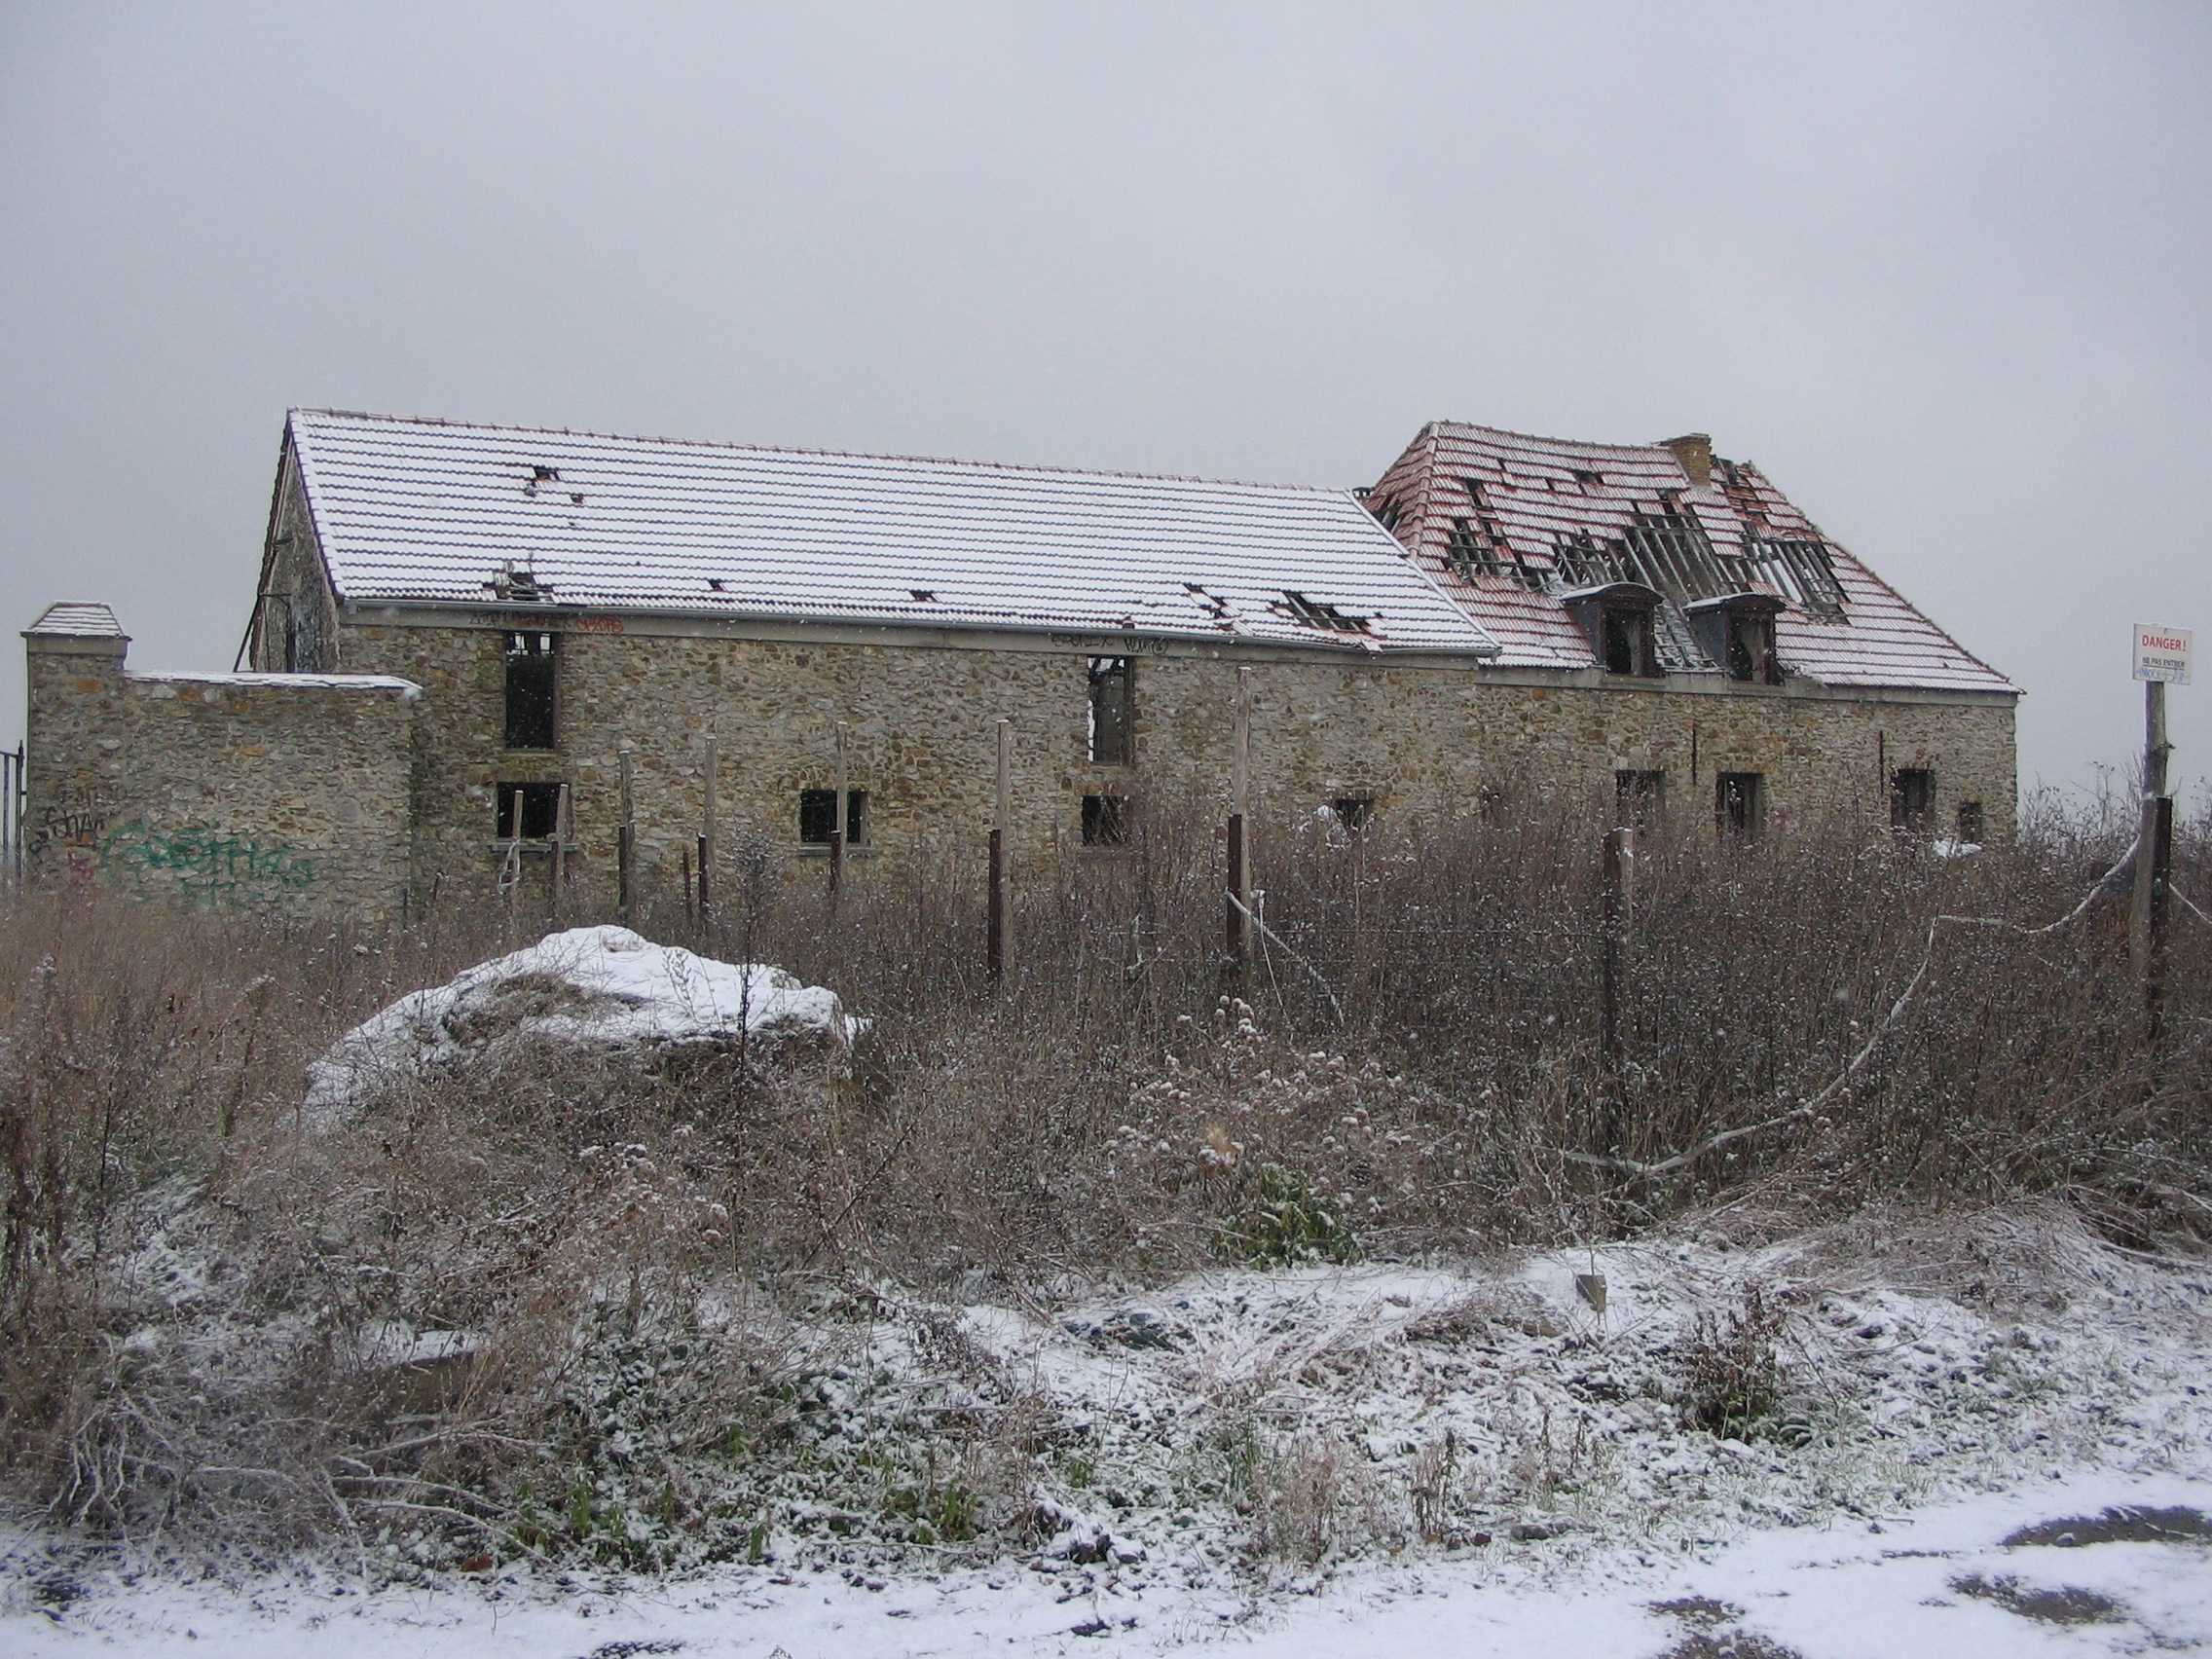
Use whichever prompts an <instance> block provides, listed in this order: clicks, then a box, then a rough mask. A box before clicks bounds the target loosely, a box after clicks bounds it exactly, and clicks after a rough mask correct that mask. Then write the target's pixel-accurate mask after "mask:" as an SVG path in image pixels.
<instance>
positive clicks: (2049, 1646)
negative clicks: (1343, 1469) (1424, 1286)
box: [0, 1468, 2212, 1659]
mask: <svg viewBox="0 0 2212 1659" xmlns="http://www.w3.org/2000/svg"><path fill="white" fill-rule="evenodd" d="M2130 1516H2131V1517H2132V1519H2133V1524H2126V1522H2127V1520H2128V1518H2129V1517H2130ZM2190 1517H2194V1518H2195V1519H2194V1522H2192V1521H2191V1520H2190V1519H2189V1518H2190ZM2084 1518H2097V1519H2099V1520H2100V1521H2102V1522H2103V1523H2104V1524H2103V1525H2102V1526H2099V1527H2088V1528H2083V1527H2078V1526H2074V1525H2072V1524H2073V1523H2076V1522H2078V1521H2080V1520H2082V1519H2084ZM2113 1518H2119V1519H2120V1521H2121V1522H2122V1524H2120V1525H2118V1526H2113V1525H2111V1521H2112V1519H2113ZM2054 1524H2056V1530H2057V1533H2058V1539H2057V1541H2050V1542H2041V1541H2038V1542H2008V1541H2007V1540H2008V1539H2011V1538H2015V1537H2018V1536H2019V1535H2020V1534H2023V1533H2028V1534H2032V1535H2035V1536H2038V1537H2041V1536H2043V1535H2046V1534H2048V1533H2050V1532H2051V1531H2052V1530H2053V1525H2054ZM2107 1530H2109V1531H2117V1532H2118V1533H2120V1536H2118V1537H2115V1538H2111V1539H2109V1540H2103V1541H2099V1534H2100V1532H2101V1531H2107ZM2161 1531H2162V1532H2164V1533H2165V1534H2166V1536H2165V1537H2163V1538H2158V1537H2157V1536H2156V1534H2157V1533H2159V1532H2161ZM25 1588H26V1590H27V1591H28V1592H29V1595H30V1599H33V1600H36V1599H37V1598H38V1596H39V1594H40V1592H39V1591H38V1588H37V1587H36V1586H26V1587H25ZM67 1593H68V1587H64V1586H55V1587H52V1588H50V1589H49V1590H48V1591H47V1592H46V1601H47V1604H46V1605H44V1606H43V1607H41V1608H39V1609H37V1610H27V1609H20V1608H19V1609H18V1610H17V1611H15V1612H13V1613H12V1614H11V1615H10V1616H9V1617H8V1618H7V1620H6V1622H5V1623H0V1644H4V1645H5V1646H6V1648H7V1650H8V1651H9V1652H12V1653H15V1654H18V1655H20V1656H21V1659H42V1656H48V1655H53V1656H65V1655H79V1654H88V1653H94V1652H111V1653H117V1654H151V1653H170V1652H185V1651H193V1652H203V1653H223V1654H230V1655H236V1656H238V1659H279V1656H288V1655H292V1654H297V1653H303V1652H313V1653H315V1654H317V1655H325V1656H328V1659H355V1656H358V1659H416V1656H420V1659H465V1656H469V1655H478V1654H481V1655H486V1656H494V1655H514V1656H516V1659H630V1656H632V1655H643V1654H685V1655H693V1656H696V1659H771V1656H773V1655H777V1654H784V1655H788V1656H789V1659H815V1656H817V1655H825V1656H836V1659H851V1656H855V1655H877V1654H880V1655H887V1656H888V1655H900V1656H909V1655H911V1656H917V1659H918V1656H920V1655H958V1654H971V1653H975V1654H980V1653H986V1652H989V1653H1035V1654H1051V1653H1069V1654H1093V1653H1097V1652H1100V1651H1108V1652H1112V1651H1120V1652H1124V1653H1146V1654H1156V1653H1169V1652H1178V1651H1183V1650H1187V1649H1194V1648H1197V1649H1203V1648H1212V1647H1221V1648H1226V1649H1230V1650H1233V1651H1236V1652H1241V1653H1249V1654H1253V1655H1255V1656H1260V1659H1318V1656H1321V1655H1335V1656H1341V1659H1354V1656H1361V1655H1374V1656H1376V1659H1385V1656H1387V1659H1398V1656H1401V1655H1419V1654H1451V1655H1470V1656H1472V1655H1491V1654H1495V1655H1501V1656H1503V1655H1524V1654H1561V1655H1577V1656H1582V1655H1587V1656H1589V1659H1616V1656H1617V1659H1661V1656H1666V1659H1702V1656H1707V1655H1712V1656H1721V1655H1728V1654H1734V1655H1738V1656H1739V1659H1784V1656H1786V1655H1798V1656H1800V1659H1968V1656H1979V1655H1989V1656H1992V1659H1999V1656H2012V1655H2020V1656H2029V1655H2040V1654H2050V1655H2118V1654H2137V1653H2152V1652H2157V1653H2191V1652H2212V1477H2207V1476H2205V1475H2203V1474H2198V1475H2196V1476H2194V1477H2185V1476H2157V1475H2130V1474H2125V1473H2121V1472H2120V1471H2117V1470H2098V1469H2079V1468H2078V1469H2075V1470H2072V1471H2068V1472H2064V1473H2052V1474H2046V1475H2040V1476H2035V1477H2030V1478H2026V1479H2023V1480H2020V1481H2019V1482H2017V1483H2015V1484H2013V1485H2012V1486H2010V1487H2009V1488H2007V1489H2005V1490H2004V1491H2002V1492H1999V1493H1991V1494H1986V1495H1983V1496H1979V1497H1975V1498H1971V1499H1965V1500H1957V1501H1952V1502H1948V1503H1940V1504H1936V1505H1934V1506H1932V1507H1929V1508H1927V1509H1924V1510H1922V1511H1919V1512H1917V1513H1914V1514H1910V1515H1899V1516H1891V1517H1888V1518H1875V1519H1856V1518H1855V1519H1853V1520H1851V1521H1848V1522H1837V1523H1831V1524H1829V1525H1826V1526H1824V1527H1819V1528H1813V1529H1773V1530H1760V1531H1753V1532H1750V1533H1747V1534H1746V1535H1744V1536H1742V1537H1741V1538H1739V1539H1737V1540H1736V1541H1734V1542H1733V1543H1730V1544H1726V1545H1721V1546H1714V1547H1708V1548H1704V1549H1699V1550H1694V1551H1690V1552H1685V1553H1681V1554H1674V1555H1670V1554H1668V1553H1664V1552H1654V1551H1650V1550H1639V1549H1635V1548H1631V1547H1627V1546H1622V1547H1620V1548H1617V1549H1613V1550H1610V1551H1608V1552H1606V1553H1605V1554H1604V1556H1603V1557H1602V1558H1601V1559H1599V1560H1596V1561H1585V1562H1584V1563H1582V1564H1581V1565H1580V1566H1579V1567H1574V1568H1569V1569H1562V1568H1561V1567H1559V1566H1558V1565H1557V1564H1556V1563H1554V1562H1552V1561H1551V1560H1549V1559H1547V1552H1546V1551H1545V1550H1544V1548H1543V1547H1542V1546H1526V1547H1523V1548H1521V1549H1520V1550H1519V1551H1518V1552H1517V1553H1516V1554H1515V1555H1514V1556H1512V1557H1510V1558H1505V1559H1501V1558H1498V1557H1496V1556H1493V1555H1490V1554H1487V1553H1485V1554H1470V1555H1467V1556H1463V1557H1460V1558H1458V1559H1453V1560H1442V1561H1433V1562H1427V1563H1423V1564H1421V1565H1419V1566H1396V1565H1387V1564H1377V1565H1368V1566H1362V1567H1357V1568H1355V1569H1352V1570H1348V1571H1345V1572H1342V1573H1339V1574H1336V1575H1334V1576H1332V1577H1330V1578H1328V1579H1327V1580H1325V1581H1324V1580H1321V1579H1318V1578H1316V1579H1314V1580H1312V1581H1310V1582H1306V1583H1301V1584H1298V1585H1295V1586H1292V1587H1290V1588H1288V1589H1287V1590H1286V1591H1284V1592H1282V1593H1278V1594H1274V1595H1260V1594H1253V1593H1226V1592H1225V1593H1215V1594H1194V1593H1191V1592H1188V1591H1177V1590H1174V1589H1171V1588H1163V1587H1158V1586H1150V1587H1148V1586H1143V1585H1134V1586H1122V1585H1117V1584H1115V1583H1114V1582H1112V1581H1111V1580H1110V1579H1108V1580H1105V1581H1101V1580H1099V1579H1098V1578H1096V1577H1095V1576H1093V1575H1090V1574H1077V1575H1073V1576H1070V1575H1065V1574H1062V1575H1051V1574H1040V1573H1037V1572H1034V1571H1030V1570H1027V1569H1025V1568H1023V1567H1018V1566H1008V1567H1002V1568H1000V1569H997V1570H972V1569H971V1570H959V1571H954V1572H949V1573H945V1574H943V1575H941V1576H934V1577H911V1578H901V1579H896V1580H888V1581H884V1580H867V1581H862V1582H854V1581H853V1580H851V1579H850V1578H848V1577H846V1576H843V1575H839V1574H833V1573H798V1574H793V1573H781V1572H773V1571H765V1570H747V1571H743V1572H731V1573H722V1574H718V1575H714V1576H710V1577H706V1578H702V1579H696V1580H692V1581H688V1582H682V1583H674V1584H642V1583H614V1584H609V1585H604V1586H591V1587H585V1586H581V1585H579V1586H577V1587H575V1588H573V1589H571V1590H568V1591H566V1592H556V1591H554V1590H553V1589H552V1588H551V1587H537V1588H534V1589H531V1590H526V1591H522V1592H519V1593H518V1592H515V1591H513V1590H511V1589H501V1590H498V1591H497V1592H495V1593H493V1594H487V1593H485V1592H484V1591H482V1590H480V1589H477V1588H474V1587H459V1588H451V1589H437V1590H420V1589H419V1590H413V1591H406V1592H400V1591H387V1592H384V1593H382V1594H378V1595H362V1594H359V1593H358V1592H357V1591H356V1590H355V1589H353V1588H352V1587H350V1586H349V1585H347V1584H345V1583H343V1582H339V1581H334V1580H328V1579H325V1580H321V1581H318V1582H314V1583H311V1584H305V1585H291V1586H283V1587H278V1586H264V1587H261V1588H260V1589H258V1590H248V1591H246V1592H245V1593H242V1594H237V1595H233V1594H230V1593H227V1592H225V1591H222V1590H218V1589H214V1588H211V1587H207V1586H203V1585H192V1586H183V1585H176V1584H167V1583H143V1582H142V1583H140V1584H138V1585H137V1586H135V1587H129V1588H126V1587H122V1586H116V1585H108V1584H94V1585H91V1586H88V1587H87V1591H86V1595H85V1597H84V1599H82V1600H78V1601H74V1602H71V1601H68V1600H67V1599H66V1596H67Z"/></svg>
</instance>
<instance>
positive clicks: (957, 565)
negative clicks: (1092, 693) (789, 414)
mask: <svg viewBox="0 0 2212 1659" xmlns="http://www.w3.org/2000/svg"><path fill="white" fill-rule="evenodd" d="M288 433H289V438H290V441H291V444H292V446H293V450H294V453H295V454H296V456H297V457H298V461H299V467H300V476H301V478H302V481H303V483H304V485H305V487H306V494H307V498H308V502H309V506H310V510H311V511H312V513H313V523H314V529H315V535H316V537H317V538H318V540H319V541H320V544H321V548H322V554H323V558H324V560H325V562H326V563H327V565H328V567H329V570H330V575H331V579H332V581H333V582H334V583H335V584H336V587H337V589H338V593H339V596H340V597H341V599H343V600H345V601H347V602H349V603H351V604H354V605H364V604H365V605H375V604H383V603H407V602H418V603H433V604H442V605H485V606H498V608H501V609H503V610H505V609H511V608H512V607H513V605H514V604H515V603H517V600H518V598H520V597H522V596H524V595H529V594H535V596H536V597H538V598H540V599H542V600H543V601H545V602H546V603H549V604H552V605H556V606H560V607H564V608H567V607H581V608H593V609H611V610H624V611H659V612H666V613H672V614H681V615H685V616H747V617H761V616H767V617H775V618H784V619H812V620H822V621H864V622H888V623H901V624H909V625H916V626H931V627H997V628H1004V627H1027V628H1054V629H1073V630H1085V631H1108V630H1132V631H1135V632H1137V633H1141V634H1148V635H1156V636H1157V635H1165V636H1171V637H1176V636H1179V637H1185V638H1191V639H1203V640H1225V639H1230V640H1239V641H1259V642H1266V643H1271V644H1282V645H1310V646H1317V647H1330V648H1334V649H1338V650H1344V649H1347V648H1349V649H1354V650H1381V651H1406V650H1422V651H1456V652H1466V653H1474V654H1489V653H1493V652H1494V650H1495V648H1496V646H1495V642H1493V640H1492V639H1491V638H1490V637H1489V636H1488V635H1487V634H1486V633H1484V632H1483V630H1482V628H1481V627H1480V626H1479V625H1477V624H1476V623H1475V622H1473V621H1472V620H1471V619H1470V618H1469V617H1468V616H1467V615H1466V614H1465V613H1464V612H1463V611H1461V610H1460V608H1458V607H1457V606H1456V605H1455V604H1454V603H1453V601H1452V600H1451V599H1450V598H1449V597H1448V596H1447V595H1446V594H1445V593H1444V591H1443V590H1442V588H1440V587H1439V586H1438V585H1437V584H1436V582H1434V581H1433V580H1432V579H1431V578H1430V577H1429V576H1428V575H1427V574H1425V573H1424V572H1423V571H1421V570H1420V568H1419V566H1418V565H1417V563H1416V562H1415V561H1414V560H1412V559H1410V558H1408V557H1407V556H1406V555H1405V553H1404V551H1403V550H1402V549H1401V548H1399V547H1398V545H1397V544H1396V543H1395V542H1394V541H1393V540H1392V539H1391V538H1390V536H1389V535H1386V534H1385V533H1384V532H1383V530H1382V529H1381V528H1380V527H1379V526H1378V525H1377V524H1376V523H1375V522H1374V520H1373V519H1372V518H1371V517H1370V516H1369V515H1368V513H1367V512H1366V511H1365V510H1364V509H1363V508H1362V507H1361V506H1360V504H1359V502H1358V500H1357V498H1355V497H1354V496H1352V495H1351V494H1350V493H1349V492H1343V491H1327V490H1311V489H1299V488H1291V487H1286V486H1279V485H1261V484H1233V483H1216V482H1209V481H1205V480H1200V479H1194V478H1161V477H1144V476H1137V475H1132V474H1126V473H1105V472H1076V471H1066V470H1061V469H1057V468H1048V467H1028V466H998V465H989V464H983V463H978V462H973V461H928V460H914V459H907V458H897V457H886V456H861V455H836V454H823V453H816V452H810V451H800V450H779V449H755V448H747V447H741V446H738V445H734V444H712V443H691V442H682V441H676V440H671V439H664V438H624V437H611V436H607V435H604V434H600V433H593V432H571V431H550V430H540V429H535V428H529V427H515V426H475V425H464V424H458V423H451V422H444V421H431V420H415V419H401V418H396V417H389V416H377V415H356V414H347V413H342V412H338V411H332V410H315V409H297V410H294V411H292V413H291V416H290V419H289V424H288ZM518 576H519V577H522V578H524V580H523V582H522V583H521V584H519V585H520V587H521V593H520V594H518V592H517V588H518V583H517V581H516V579H515V578H516V577H518ZM1301 600H1304V601H1308V602H1311V604H1310V606H1302V605H1301ZM1315 607H1317V608H1318V609H1315ZM1332 610H1333V611H1334V612H1336V613H1338V619H1340V620H1341V625H1337V626H1331V625H1330V622H1331V620H1332V618H1331V616H1330V612H1331V611H1332ZM1317 618H1318V619H1317Z"/></svg>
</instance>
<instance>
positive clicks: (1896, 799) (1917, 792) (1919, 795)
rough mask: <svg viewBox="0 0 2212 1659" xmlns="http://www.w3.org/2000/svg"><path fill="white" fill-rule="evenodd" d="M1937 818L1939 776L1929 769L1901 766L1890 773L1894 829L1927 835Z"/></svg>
mask: <svg viewBox="0 0 2212 1659" xmlns="http://www.w3.org/2000/svg"><path fill="white" fill-rule="evenodd" d="M1935 815H1936V774H1935V773H1934V772H1932V771H1930V770H1928V768H1927V767H1925V766H1899V768H1898V769H1897V770H1896V771H1894V772H1892V773H1891V774H1890V828H1891V829H1893V830H1899V831H1900V832H1902V833H1904V834H1907V835H1925V834H1927V833H1928V830H1929V826H1930V825H1931V824H1932V823H1933V822H1934V819H1935Z"/></svg>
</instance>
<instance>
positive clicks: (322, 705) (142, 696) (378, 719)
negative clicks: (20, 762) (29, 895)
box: [25, 633, 421, 916]
mask: <svg viewBox="0 0 2212 1659" xmlns="http://www.w3.org/2000/svg"><path fill="white" fill-rule="evenodd" d="M25 644H26V645H27V647H28V649H27V654H26V669H27V680H28V691H29V705H28V714H27V719H26V742H27V749H28V755H27V778H26V783H27V786H28V796H27V800H26V809H25V825H26V828H27V830H28V832H29V839H28V845H29V851H30V858H31V861H32V866H33V867H34V868H35V869H36V870H37V872H38V873H39V875H40V877H41V878H42V879H52V880H57V881H66V882H71V883H77V884H83V885H88V886H97V887H99V888H101V889H103V890H110V891H118V892H125V893H130V894H136V895H144V896H148V897H155V896H170V897H176V898H181V899H183V900H186V901H189V902H191V903H196V904H203V905H208V906H220V907H234V906H235V907H245V908H252V909H258V910H269V911H274V912H277V913H284V914H301V915H304V914H332V913H349V914H355V915H362V916H377V915H384V914H388V913H390V912H391V911H392V910H393V909H395V908H396V907H397V906H398V905H400V904H401V903H402V902H403V899H404V896H405V894H406V893H407V890H408V885H409V879H410V874H411V869H410V862H409V858H410V846H411V809H412V785H413V777H412V763H413V736H414V724H415V719H416V716H417V711H418V710H419V708H420V706H421V705H420V702H419V694H418V693H417V691H416V689H415V688H414V687H413V686H409V685H405V684H401V683H399V682H384V681H360V680H353V681H348V680H344V679H338V678H327V679H320V678H313V677H307V676H288V675H161V674H156V675H140V674H132V673H129V672H128V671H127V670H126V668H125V666H124V651H125V647H126V642H125V641H124V640H123V639H122V638H121V637H115V638H112V639H82V638H66V637H63V638H41V637H39V636H37V635H36V634H35V633H34V634H32V635H28V636H26V637H25Z"/></svg>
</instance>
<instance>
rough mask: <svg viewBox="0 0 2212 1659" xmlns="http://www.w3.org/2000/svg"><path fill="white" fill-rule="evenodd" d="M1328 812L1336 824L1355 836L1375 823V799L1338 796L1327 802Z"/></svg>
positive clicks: (1366, 796)
mask: <svg viewBox="0 0 2212 1659" xmlns="http://www.w3.org/2000/svg"><path fill="white" fill-rule="evenodd" d="M1329 812H1330V814H1331V815H1332V816H1333V817H1334V818H1335V819H1336V821H1337V822H1338V824H1340V825H1341V826H1343V827H1344V828H1345V829H1346V830H1350V831H1351V832H1352V833H1353V834H1355V835H1356V834H1358V833H1359V832H1360V831H1361V830H1365V829H1366V828H1367V827H1368V826H1369V825H1370V824H1372V823H1374V822H1375V797H1374V796H1373V795H1339V796H1337V797H1336V799H1334V800H1332V801H1330V802H1329Z"/></svg>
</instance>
